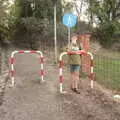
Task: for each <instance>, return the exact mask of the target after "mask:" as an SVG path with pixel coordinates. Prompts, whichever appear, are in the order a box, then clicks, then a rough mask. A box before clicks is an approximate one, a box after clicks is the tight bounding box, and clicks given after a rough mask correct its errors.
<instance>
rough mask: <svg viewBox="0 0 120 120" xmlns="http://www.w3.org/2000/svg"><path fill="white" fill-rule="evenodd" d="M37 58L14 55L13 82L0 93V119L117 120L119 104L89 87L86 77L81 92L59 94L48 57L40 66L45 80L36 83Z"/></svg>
mask: <svg viewBox="0 0 120 120" xmlns="http://www.w3.org/2000/svg"><path fill="white" fill-rule="evenodd" d="M37 57H38V56H36V55H32V56H30V55H16V62H15V70H16V72H15V73H16V75H15V82H16V85H15V87H14V88H13V89H11V88H6V89H5V92H4V93H5V94H4V95H2V96H1V97H2V99H3V100H2V104H1V106H0V120H120V103H119V102H115V101H114V100H113V96H112V93H110V92H109V91H107V90H103V88H102V87H101V86H99V85H97V84H95V88H94V89H93V90H91V89H90V86H89V81H88V80H83V81H82V83H81V87H80V90H81V94H79V95H78V94H76V93H72V92H71V93H70V94H69V93H68V94H64V95H61V94H60V93H59V89H58V88H59V87H58V86H59V82H58V78H59V77H58V66H56V65H55V64H54V63H53V62H52V61H51V59H46V63H45V65H44V66H45V77H44V79H45V81H46V82H45V83H40V77H39V71H40V65H39V64H38V61H37V60H36V58H37ZM45 58H46V57H45ZM64 71H65V80H66V81H67V80H68V74H67V72H66V70H64ZM65 83H67V82H65ZM66 89H67V88H66Z"/></svg>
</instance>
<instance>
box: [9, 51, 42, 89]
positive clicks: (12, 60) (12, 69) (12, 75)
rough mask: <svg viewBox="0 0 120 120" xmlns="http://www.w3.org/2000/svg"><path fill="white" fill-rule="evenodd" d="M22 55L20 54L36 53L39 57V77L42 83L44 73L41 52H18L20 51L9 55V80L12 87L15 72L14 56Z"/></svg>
mask: <svg viewBox="0 0 120 120" xmlns="http://www.w3.org/2000/svg"><path fill="white" fill-rule="evenodd" d="M17 53H18V54H22V53H30V54H33V53H37V54H39V55H40V63H41V70H40V75H41V80H42V82H43V81H44V79H43V76H44V72H43V53H42V52H41V51H34V50H31V51H27V50H25V51H24V50H20V51H14V52H12V54H11V58H10V75H11V80H12V85H11V86H12V87H13V86H14V85H15V77H14V76H15V70H14V61H15V59H14V56H15V54H17Z"/></svg>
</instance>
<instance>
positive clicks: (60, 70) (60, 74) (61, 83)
mask: <svg viewBox="0 0 120 120" xmlns="http://www.w3.org/2000/svg"><path fill="white" fill-rule="evenodd" d="M73 54H76V55H82V54H88V55H89V56H90V58H91V65H90V79H91V88H93V76H94V75H93V55H92V53H90V52H85V51H83V50H80V51H74V52H63V53H61V54H60V58H59V82H60V93H64V92H63V60H62V58H63V56H64V55H73Z"/></svg>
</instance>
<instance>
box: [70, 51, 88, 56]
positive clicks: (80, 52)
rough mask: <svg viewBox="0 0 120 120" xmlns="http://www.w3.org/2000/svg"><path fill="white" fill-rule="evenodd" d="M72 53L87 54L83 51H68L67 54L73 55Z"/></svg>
mask: <svg viewBox="0 0 120 120" xmlns="http://www.w3.org/2000/svg"><path fill="white" fill-rule="evenodd" d="M73 54H79V55H81V54H87V53H86V52H85V51H74V52H73V51H72V52H68V55H73Z"/></svg>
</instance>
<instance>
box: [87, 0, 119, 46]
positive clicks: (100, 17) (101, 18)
mask: <svg viewBox="0 0 120 120" xmlns="http://www.w3.org/2000/svg"><path fill="white" fill-rule="evenodd" d="M87 2H88V3H89V9H88V11H89V14H90V15H91V21H92V22H91V23H93V22H95V23H96V24H97V29H95V31H94V33H95V34H94V36H96V37H97V38H98V39H99V40H100V43H101V44H102V45H104V47H108V46H109V47H110V46H111V45H112V44H113V43H114V42H116V41H117V40H118V38H117V39H115V34H116V33H117V32H118V31H120V27H118V26H120V22H119V21H120V1H118V0H87ZM106 45H107V46H106Z"/></svg>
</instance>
